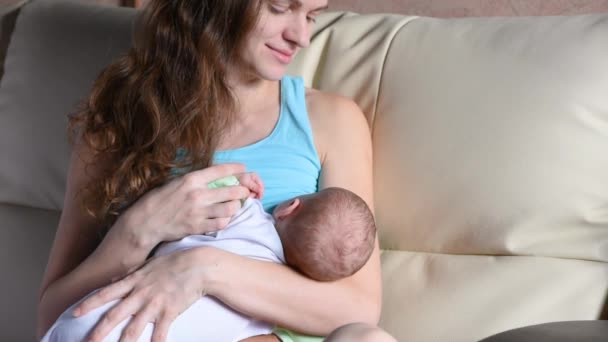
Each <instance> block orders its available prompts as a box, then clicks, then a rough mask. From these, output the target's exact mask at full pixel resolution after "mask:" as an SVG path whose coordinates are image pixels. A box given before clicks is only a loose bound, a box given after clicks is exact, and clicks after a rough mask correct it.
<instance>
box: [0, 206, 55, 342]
mask: <svg viewBox="0 0 608 342" xmlns="http://www.w3.org/2000/svg"><path fill="white" fill-rule="evenodd" d="M59 215H60V213H59V212H58V211H54V210H43V209H33V208H28V207H21V206H13V205H6V204H0V222H2V223H1V224H0V241H1V243H2V248H0V270H2V281H1V282H0V303H2V305H0V317H2V319H0V341H33V340H34V338H35V331H36V326H35V324H36V306H37V305H38V298H39V288H40V283H41V281H42V275H43V273H44V268H45V266H46V260H47V257H48V255H49V251H50V249H51V244H52V242H53V236H54V235H55V228H56V227H57V223H59Z"/></svg>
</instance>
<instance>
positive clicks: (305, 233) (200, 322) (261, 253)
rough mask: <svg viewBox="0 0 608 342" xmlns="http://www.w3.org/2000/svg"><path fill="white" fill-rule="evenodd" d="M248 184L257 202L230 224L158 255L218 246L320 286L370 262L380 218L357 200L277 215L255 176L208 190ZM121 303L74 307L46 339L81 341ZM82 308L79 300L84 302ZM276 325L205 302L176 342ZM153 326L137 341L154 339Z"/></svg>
mask: <svg viewBox="0 0 608 342" xmlns="http://www.w3.org/2000/svg"><path fill="white" fill-rule="evenodd" d="M237 184H242V185H243V186H245V187H247V188H249V189H251V192H252V194H253V197H252V198H248V199H245V200H243V201H242V203H243V205H242V208H241V209H240V210H239V211H238V212H237V213H236V214H235V215H234V216H233V218H232V220H231V221H230V223H229V224H228V226H227V227H226V228H224V229H222V230H219V231H217V232H213V233H208V234H205V235H190V236H187V237H184V238H182V239H181V240H177V241H171V242H165V243H162V244H161V245H159V246H158V248H157V249H156V250H155V251H154V253H153V256H160V255H165V254H169V253H173V252H175V251H179V250H184V249H189V248H193V247H200V246H212V247H215V248H220V249H223V250H226V251H229V252H233V253H236V254H239V255H243V256H248V257H251V258H255V259H259V260H265V261H269V262H275V263H285V264H287V265H288V266H290V267H292V268H293V269H295V270H296V271H298V272H300V273H302V274H304V275H305V276H307V277H310V278H311V279H314V280H318V281H334V280H338V279H341V278H344V277H347V276H350V275H352V274H354V273H355V272H357V271H358V270H359V269H360V268H361V267H362V266H363V265H364V264H365V263H366V262H367V259H368V258H369V257H370V255H371V253H372V250H373V247H374V240H375V234H376V226H375V223H374V217H373V215H372V213H371V211H370V209H369V207H368V206H367V205H366V203H365V202H364V201H363V200H362V199H361V198H360V197H358V196H357V195H356V194H354V193H352V192H350V191H348V190H346V189H341V188H327V189H323V190H321V191H319V192H318V193H313V194H309V195H304V196H298V197H295V198H293V199H291V200H288V201H286V202H283V203H281V204H279V205H278V206H277V207H276V208H275V210H274V211H273V214H272V215H269V214H268V213H266V212H265V211H264V209H263V206H262V203H261V202H260V200H259V199H261V197H262V196H263V191H264V190H263V189H264V187H263V184H262V182H261V180H260V179H259V177H258V176H257V175H256V174H255V173H245V174H241V175H237V176H232V177H226V178H223V179H220V180H217V181H215V182H213V183H211V184H209V187H221V186H230V185H237ZM116 302H117V301H114V302H110V303H108V304H106V305H104V306H102V307H100V308H97V309H96V310H94V311H91V312H89V313H88V314H86V315H84V316H82V317H78V318H74V317H72V315H71V312H72V310H73V309H74V308H75V307H76V305H77V304H78V303H77V304H75V305H73V306H72V307H70V308H69V309H68V310H66V312H64V314H62V316H61V317H60V318H59V319H58V320H57V322H56V323H55V324H54V325H53V327H52V328H51V329H50V330H49V332H48V333H47V334H46V335H45V337H44V338H43V339H42V341H45V342H46V341H68V342H69V341H81V340H83V339H84V338H85V337H86V334H87V333H88V332H89V331H90V330H91V329H92V328H93V327H94V326H95V324H96V323H97V322H98V321H99V320H100V318H101V317H103V314H104V313H105V312H106V311H107V310H109V309H110V308H111V307H112V306H113V305H115V304H116ZM79 303H80V302H79ZM127 323H128V320H126V321H124V322H122V323H121V324H120V325H118V326H117V327H116V328H115V329H114V330H113V331H112V332H111V333H110V335H109V336H108V337H107V338H106V339H105V341H118V340H119V339H120V334H121V331H122V329H123V328H124V327H125V326H126V324H127ZM273 328H274V327H273V326H272V325H271V324H268V323H266V322H262V321H258V320H255V319H252V318H251V317H247V316H245V315H242V314H240V313H239V312H237V311H234V310H232V309H231V308H229V307H228V306H226V305H224V304H223V303H221V302H220V301H218V300H216V299H214V298H212V297H210V296H204V297H202V298H201V299H199V300H198V301H196V302H195V303H194V304H193V305H192V306H190V307H189V308H188V309H187V310H186V311H184V312H183V313H182V314H181V315H179V316H178V317H177V319H176V320H175V321H174V322H173V324H172V325H171V329H170V331H169V335H168V337H167V342H171V341H180V342H181V341H201V340H204V341H218V342H224V341H240V340H243V339H246V338H248V337H251V336H256V335H264V334H269V333H271V332H272V329H273ZM152 331H153V324H152V323H149V324H148V325H147V326H146V328H145V329H144V332H143V333H142V336H141V337H140V338H139V339H138V341H141V342H143V341H146V342H148V341H150V339H151V335H152Z"/></svg>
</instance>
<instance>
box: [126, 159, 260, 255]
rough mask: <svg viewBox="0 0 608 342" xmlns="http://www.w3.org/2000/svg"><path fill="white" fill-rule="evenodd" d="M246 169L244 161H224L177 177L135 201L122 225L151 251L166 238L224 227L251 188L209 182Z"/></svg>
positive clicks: (131, 236)
mask: <svg viewBox="0 0 608 342" xmlns="http://www.w3.org/2000/svg"><path fill="white" fill-rule="evenodd" d="M244 171H245V166H244V165H242V164H220V165H214V166H211V167H208V168H206V169H203V170H197V171H193V172H190V173H187V174H186V175H184V176H182V177H179V178H176V179H173V180H171V181H170V182H169V183H167V184H165V185H163V186H161V187H159V188H156V189H152V190H150V191H148V192H147V193H146V194H145V195H144V196H142V197H141V198H140V199H139V200H138V201H137V202H135V203H134V204H133V205H132V206H131V207H130V208H129V209H128V210H127V211H126V212H125V213H124V214H123V215H122V216H121V219H124V223H123V224H122V225H120V227H123V229H124V230H126V233H127V236H128V237H129V238H130V239H132V240H133V241H135V244H137V245H138V246H141V247H143V248H146V249H148V251H150V250H152V248H153V247H154V246H156V245H157V244H158V243H160V242H162V241H173V240H179V239H181V238H183V237H185V236H187V235H194V234H204V233H207V232H212V231H217V230H220V229H223V228H225V227H226V226H227V225H228V222H229V221H230V219H231V218H232V216H233V215H234V214H235V213H236V212H237V211H238V210H239V209H240V208H241V203H240V199H243V198H247V197H249V196H250V191H249V189H248V188H247V187H246V186H243V185H237V186H230V187H223V188H217V189H209V188H208V187H207V184H208V183H210V182H212V181H214V180H217V179H219V178H223V177H226V176H229V175H236V174H242V173H244ZM122 233H125V231H123V232H122Z"/></svg>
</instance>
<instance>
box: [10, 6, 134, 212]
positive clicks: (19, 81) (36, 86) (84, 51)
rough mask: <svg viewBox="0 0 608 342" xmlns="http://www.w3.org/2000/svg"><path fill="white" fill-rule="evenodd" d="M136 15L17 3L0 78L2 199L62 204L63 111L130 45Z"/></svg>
mask: <svg viewBox="0 0 608 342" xmlns="http://www.w3.org/2000/svg"><path fill="white" fill-rule="evenodd" d="M135 13H136V11H135V10H133V9H127V8H118V7H104V6H91V5H88V4H79V3H76V2H69V1H57V0H38V1H34V2H32V3H29V4H27V5H26V6H24V7H23V8H22V10H21V13H20V15H19V17H18V20H17V23H16V26H15V30H14V32H13V35H12V39H11V42H10V45H9V49H8V53H7V57H6V62H5V75H4V77H3V78H2V83H1V84H0V156H2V163H0V202H4V203H13V204H22V205H27V206H32V207H37V208H46V209H60V208H61V206H62V203H63V194H64V188H65V175H66V173H67V165H68V160H69V147H68V144H67V139H66V129H65V127H66V124H67V115H68V114H69V113H71V112H73V111H74V108H75V106H76V105H77V104H78V103H79V102H80V101H81V100H82V99H83V98H84V97H85V96H86V95H87V94H88V92H89V91H90V88H91V86H92V83H93V81H94V79H95V78H96V76H97V75H98V73H99V72H100V71H101V70H102V68H103V67H104V66H105V65H107V64H108V63H109V62H110V61H111V60H112V59H114V58H115V57H117V56H118V55H120V54H121V53H123V52H125V51H126V50H127V48H128V47H129V45H130V38H131V28H132V21H133V19H134V15H135Z"/></svg>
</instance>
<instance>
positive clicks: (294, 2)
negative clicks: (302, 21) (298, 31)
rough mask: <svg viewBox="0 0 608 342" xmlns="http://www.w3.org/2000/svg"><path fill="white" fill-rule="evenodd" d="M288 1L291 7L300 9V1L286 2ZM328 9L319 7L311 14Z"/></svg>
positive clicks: (291, 0) (326, 6)
mask: <svg viewBox="0 0 608 342" xmlns="http://www.w3.org/2000/svg"><path fill="white" fill-rule="evenodd" d="M288 1H289V2H290V3H291V6H293V7H294V8H300V7H302V1H300V0H288ZM328 8H329V5H325V6H321V7H317V8H315V9H313V10H312V11H311V12H321V11H324V10H326V9H328Z"/></svg>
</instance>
